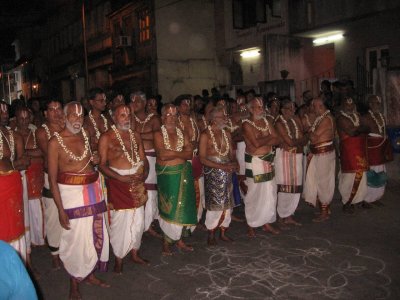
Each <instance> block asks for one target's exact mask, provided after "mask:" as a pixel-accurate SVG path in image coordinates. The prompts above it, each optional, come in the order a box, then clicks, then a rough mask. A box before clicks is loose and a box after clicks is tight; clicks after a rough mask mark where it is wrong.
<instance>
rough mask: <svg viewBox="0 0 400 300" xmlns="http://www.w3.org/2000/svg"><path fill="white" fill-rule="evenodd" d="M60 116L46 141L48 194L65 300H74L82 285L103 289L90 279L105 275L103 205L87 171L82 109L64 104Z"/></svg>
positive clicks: (90, 164) (97, 181)
mask: <svg viewBox="0 0 400 300" xmlns="http://www.w3.org/2000/svg"><path fill="white" fill-rule="evenodd" d="M64 114H65V121H66V127H65V129H64V130H62V131H61V132H60V133H57V132H56V133H54V136H53V137H52V138H51V139H50V141H49V146H48V153H49V154H48V157H47V160H48V170H49V181H50V188H51V191H52V193H53V196H54V202H55V204H56V206H57V208H58V214H59V219H60V224H61V226H62V227H63V229H62V231H61V239H60V248H59V253H60V259H61V261H62V262H63V264H64V268H65V270H66V271H67V272H68V274H69V275H70V295H69V297H70V298H73V299H80V298H81V295H80V292H79V282H80V281H82V280H84V279H86V280H87V281H88V282H89V283H91V284H94V285H98V286H101V287H109V285H108V284H106V283H105V282H103V281H101V280H100V279H98V278H96V277H95V276H94V271H95V270H96V269H99V270H101V271H106V269H107V263H108V256H109V253H108V252H109V238H108V232H107V230H106V223H105V212H106V211H107V205H106V202H105V201H104V199H103V198H102V192H101V183H100V179H99V173H98V172H97V171H95V169H94V166H93V162H94V163H95V162H96V160H98V158H96V157H94V156H92V154H91V150H90V143H89V137H88V134H87V133H86V132H85V131H84V130H82V125H83V107H82V105H81V104H80V103H79V102H70V103H68V104H67V105H66V106H65V108H64Z"/></svg>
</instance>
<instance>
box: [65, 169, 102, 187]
mask: <svg viewBox="0 0 400 300" xmlns="http://www.w3.org/2000/svg"><path fill="white" fill-rule="evenodd" d="M98 178H99V172H91V173H85V174H79V173H68V172H64V173H58V176H57V182H58V183H61V184H67V185H85V184H90V183H93V182H96V181H97V179H98Z"/></svg>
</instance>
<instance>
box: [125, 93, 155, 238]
mask: <svg viewBox="0 0 400 300" xmlns="http://www.w3.org/2000/svg"><path fill="white" fill-rule="evenodd" d="M130 100H131V102H130V104H129V107H130V109H131V114H132V116H131V120H132V126H133V128H134V129H135V131H136V132H137V133H138V134H139V135H140V138H141V140H142V143H143V147H144V151H145V153H146V158H147V161H148V163H149V171H148V173H149V174H148V175H147V178H146V181H145V186H146V190H147V198H148V199H147V202H146V204H145V207H144V231H145V232H148V233H149V234H150V235H152V236H155V237H158V238H161V235H160V234H159V233H158V232H156V231H155V230H154V228H153V221H154V220H156V219H158V204H157V175H156V169H155V165H156V153H155V151H154V140H153V133H154V132H155V131H158V130H160V118H159V116H158V115H157V114H155V113H152V112H146V109H145V108H146V95H145V94H144V93H143V92H141V91H137V92H134V93H132V94H131V95H130Z"/></svg>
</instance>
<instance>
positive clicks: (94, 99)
mask: <svg viewBox="0 0 400 300" xmlns="http://www.w3.org/2000/svg"><path fill="white" fill-rule="evenodd" d="M89 104H90V108H91V109H90V111H89V113H88V115H87V116H86V117H85V122H84V128H85V130H86V131H87V132H88V133H89V136H90V147H91V149H92V151H94V152H95V151H97V147H98V143H99V139H100V135H101V134H102V133H103V132H106V131H107V130H108V129H109V124H108V123H109V122H108V120H107V118H106V117H105V116H103V114H102V112H103V111H104V110H105V109H106V94H105V93H104V91H103V90H102V89H100V88H93V89H91V90H90V91H89Z"/></svg>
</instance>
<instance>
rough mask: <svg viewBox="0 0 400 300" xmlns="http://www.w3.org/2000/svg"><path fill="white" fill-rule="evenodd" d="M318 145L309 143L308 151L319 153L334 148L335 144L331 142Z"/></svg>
mask: <svg viewBox="0 0 400 300" xmlns="http://www.w3.org/2000/svg"><path fill="white" fill-rule="evenodd" d="M318 145H320V144H315V145H310V151H311V153H312V154H321V153H326V152H331V151H333V150H335V146H334V145H333V144H330V145H325V146H318Z"/></svg>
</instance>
